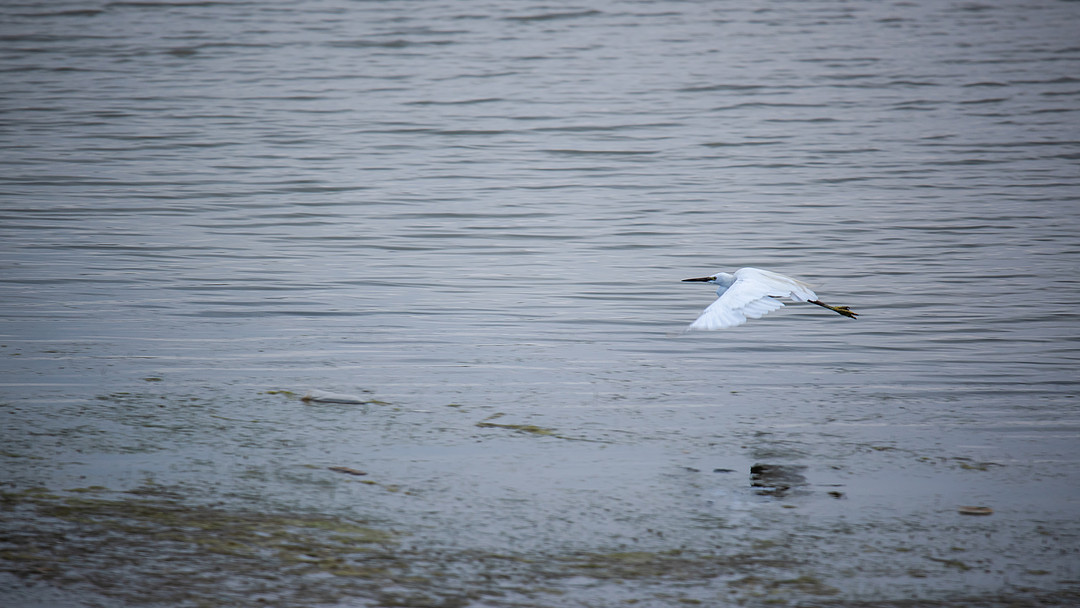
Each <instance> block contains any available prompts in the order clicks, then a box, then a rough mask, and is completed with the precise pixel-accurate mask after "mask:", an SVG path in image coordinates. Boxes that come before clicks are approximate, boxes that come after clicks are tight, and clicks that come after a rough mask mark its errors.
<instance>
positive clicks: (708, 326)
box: [686, 268, 845, 331]
mask: <svg viewBox="0 0 1080 608" xmlns="http://www.w3.org/2000/svg"><path fill="white" fill-rule="evenodd" d="M686 280H687V281H698V282H703V283H714V284H716V285H717V289H716V295H717V298H716V301H715V302H713V303H712V304H711V305H710V306H709V307H708V308H706V309H705V310H704V311H703V312H702V313H701V316H699V317H698V318H697V320H696V321H694V322H693V323H691V324H690V327H688V328H687V331H693V330H706V331H708V330H714V329H726V328H728V327H737V326H739V325H742V324H743V323H746V320H747V319H760V318H761V317H763V316H765V315H767V314H769V313H770V312H772V311H774V310H776V309H778V308H781V307H783V306H784V303H783V302H781V301H780V300H778V299H777V298H790V299H792V300H795V301H796V302H814V303H817V302H816V300H817V294H816V293H814V290H813V289H811V288H810V286H809V285H807V284H806V283H803V282H802V281H799V280H797V279H793V278H791V277H786V276H784V275H782V274H777V273H775V272H770V271H768V270H761V269H760V268H740V269H739V270H736V271H735V273H734V274H731V273H727V272H718V273H716V274H715V275H710V276H708V277H702V278H700V279H686ZM841 314H845V313H841Z"/></svg>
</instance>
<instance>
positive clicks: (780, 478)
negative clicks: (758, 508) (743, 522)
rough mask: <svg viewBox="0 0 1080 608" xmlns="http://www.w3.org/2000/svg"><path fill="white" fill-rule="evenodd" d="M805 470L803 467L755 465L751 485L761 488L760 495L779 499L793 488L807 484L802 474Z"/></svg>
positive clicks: (751, 474)
mask: <svg viewBox="0 0 1080 608" xmlns="http://www.w3.org/2000/svg"><path fill="white" fill-rule="evenodd" d="M805 470H806V467H805V466H802V465H788V464H760V463H759V464H755V465H754V466H752V467H750V485H751V486H753V487H755V488H759V489H758V490H757V493H758V494H761V495H763V496H776V497H778V498H779V497H781V496H785V495H786V494H787V493H788V491H790V490H791V489H792V488H796V487H798V486H805V485H806V484H807V481H806V477H804V476H803V474H802V471H805Z"/></svg>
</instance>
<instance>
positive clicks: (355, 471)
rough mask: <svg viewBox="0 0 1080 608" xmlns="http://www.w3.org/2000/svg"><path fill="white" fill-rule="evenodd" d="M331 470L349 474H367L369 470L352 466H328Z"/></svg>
mask: <svg viewBox="0 0 1080 608" xmlns="http://www.w3.org/2000/svg"><path fill="white" fill-rule="evenodd" d="M326 468H328V469H330V470H331V471H337V472H338V473H347V474H349V475H367V471H361V470H359V469H354V468H352V467H326Z"/></svg>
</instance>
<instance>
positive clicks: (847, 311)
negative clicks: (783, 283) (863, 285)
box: [808, 300, 859, 319]
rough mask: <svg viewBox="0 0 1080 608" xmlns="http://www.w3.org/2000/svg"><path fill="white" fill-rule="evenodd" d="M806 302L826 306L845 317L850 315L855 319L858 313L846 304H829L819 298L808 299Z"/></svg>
mask: <svg viewBox="0 0 1080 608" xmlns="http://www.w3.org/2000/svg"><path fill="white" fill-rule="evenodd" d="M808 302H810V303H811V304H817V305H818V306H820V307H822V308H828V309H829V310H831V311H833V312H835V313H836V314H838V315H844V316H845V317H850V318H852V319H855V318H857V317H858V316H859V313H857V312H854V311H853V310H851V309H850V308H848V307H847V306H831V305H829V304H826V303H824V302H822V301H821V300H808Z"/></svg>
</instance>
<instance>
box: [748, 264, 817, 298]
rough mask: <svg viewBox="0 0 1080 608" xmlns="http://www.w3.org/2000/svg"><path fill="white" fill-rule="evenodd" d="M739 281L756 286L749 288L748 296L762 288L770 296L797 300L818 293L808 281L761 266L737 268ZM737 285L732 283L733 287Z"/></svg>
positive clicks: (813, 296) (815, 296)
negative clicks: (764, 268) (804, 281)
mask: <svg viewBox="0 0 1080 608" xmlns="http://www.w3.org/2000/svg"><path fill="white" fill-rule="evenodd" d="M739 283H746V284H747V285H748V286H749V285H753V286H754V289H749V288H747V292H746V293H747V294H748V296H749V294H753V293H756V292H757V291H759V290H761V291H762V293H766V294H768V295H770V296H777V297H785V298H791V299H792V300H795V301H797V302H806V301H807V300H816V299H817V294H816V293H814V290H813V289H811V288H810V286H809V285H807V284H806V283H803V282H802V281H799V280H796V279H793V278H791V277H787V276H784V275H782V274H779V273H776V272H770V271H768V270H762V269H760V268H740V269H738V270H736V271H735V285H738V284H739ZM735 285H732V287H734V286H735Z"/></svg>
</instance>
